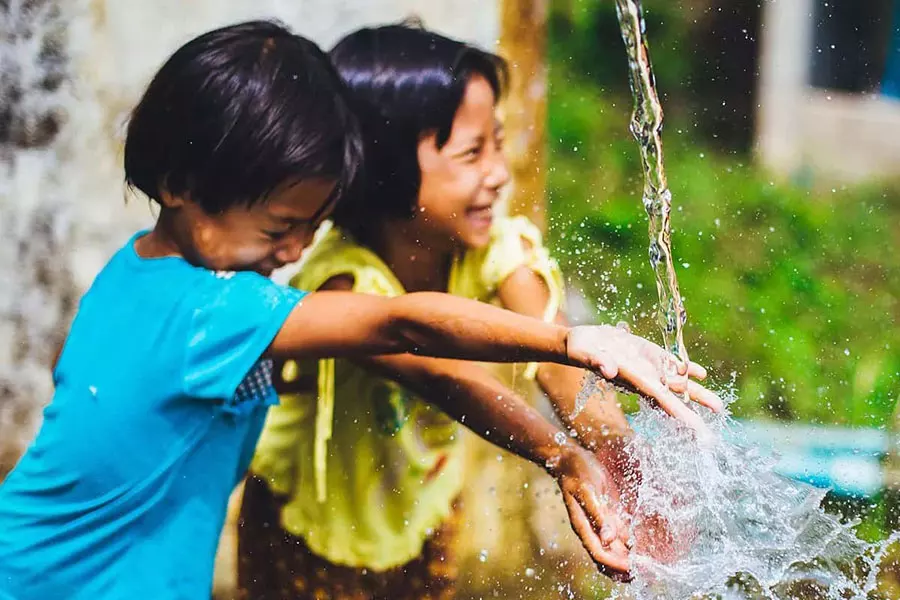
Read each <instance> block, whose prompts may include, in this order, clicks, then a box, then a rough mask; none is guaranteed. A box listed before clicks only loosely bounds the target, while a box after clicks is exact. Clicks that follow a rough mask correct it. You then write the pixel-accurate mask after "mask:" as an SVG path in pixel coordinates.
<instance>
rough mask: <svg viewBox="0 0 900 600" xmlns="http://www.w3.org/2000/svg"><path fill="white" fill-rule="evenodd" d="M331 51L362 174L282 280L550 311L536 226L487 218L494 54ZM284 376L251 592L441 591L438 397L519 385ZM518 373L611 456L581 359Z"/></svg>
mask: <svg viewBox="0 0 900 600" xmlns="http://www.w3.org/2000/svg"><path fill="white" fill-rule="evenodd" d="M331 57H332V60H333V61H334V64H335V65H336V67H337V69H338V71H339V73H340V75H341V76H342V78H343V79H344V81H345V82H346V83H347V84H348V85H349V88H350V91H351V99H352V102H353V106H354V109H355V110H357V111H358V114H359V116H360V118H361V125H362V128H363V132H364V136H365V144H366V151H367V152H366V160H367V166H366V168H367V177H366V185H365V186H364V188H365V189H364V191H363V193H362V194H360V195H359V196H358V197H357V201H356V202H350V201H348V202H347V203H345V204H344V205H343V206H342V207H340V208H339V209H338V210H337V212H336V213H335V216H334V221H335V227H334V228H333V229H331V230H330V231H328V232H327V233H326V234H325V235H324V236H323V237H322V238H321V239H320V241H319V243H317V244H316V245H315V246H314V247H313V249H312V250H311V251H310V254H309V255H308V256H307V257H306V259H305V260H304V262H303V267H302V269H301V271H300V274H299V275H297V277H296V278H295V279H294V280H293V281H292V284H293V285H295V286H296V287H299V288H302V289H321V290H328V289H332V290H334V289H337V290H353V291H356V292H364V293H368V294H374V295H380V296H389V297H394V296H399V295H402V294H405V293H407V292H416V291H425V290H429V291H446V292H449V293H451V294H454V295H458V296H463V297H467V298H471V299H477V300H480V301H483V302H491V303H496V304H500V305H502V306H504V307H506V308H509V309H512V310H514V311H516V312H519V313H522V314H526V315H530V316H534V317H539V318H543V319H544V320H547V321H561V319H562V317H561V316H560V312H559V309H560V304H561V301H562V292H563V289H562V282H561V277H560V273H559V270H558V268H557V266H556V264H555V263H554V262H553V260H552V259H551V258H550V257H549V256H548V253H547V251H546V249H545V248H544V247H543V245H542V240H541V236H540V234H539V232H538V231H537V229H536V228H535V227H534V226H533V225H532V224H531V223H530V222H529V221H528V220H527V219H525V218H522V217H519V218H512V219H499V218H497V219H495V218H494V216H493V206H494V204H495V202H496V200H497V198H498V193H499V191H500V189H501V187H502V186H503V185H504V184H505V183H506V182H507V179H508V173H507V170H506V165H505V162H504V159H503V156H502V153H501V148H500V143H501V138H502V132H501V129H500V126H499V125H498V123H497V121H496V119H495V114H494V110H495V103H496V100H497V98H498V96H499V93H500V89H501V84H502V82H503V79H504V65H503V63H502V61H501V59H499V58H498V57H496V56H494V55H492V54H488V53H485V52H482V51H480V50H477V49H475V48H472V47H470V46H467V45H465V44H462V43H460V42H457V41H454V40H451V39H448V38H445V37H442V36H439V35H437V34H434V33H431V32H428V31H425V30H421V29H412V28H408V27H404V26H387V27H380V28H376V29H362V30H360V31H357V32H355V33H353V34H350V35H349V36H347V37H346V38H344V39H343V40H342V41H341V42H339V43H338V45H337V46H336V47H335V49H334V50H333V51H332V53H331ZM282 375H283V378H284V380H285V382H286V385H287V386H289V387H291V388H292V389H293V391H294V393H290V394H284V395H282V399H281V400H282V403H281V406H279V407H277V408H275V409H273V410H272V411H271V412H270V415H269V419H268V421H267V424H266V428H265V430H264V433H263V436H262V439H261V441H260V444H259V446H258V448H257V454H256V457H255V459H254V461H253V465H252V467H251V471H252V473H253V474H254V475H255V477H253V478H251V480H250V481H249V482H248V486H247V489H246V491H245V496H244V501H243V502H244V504H243V508H242V514H241V517H242V523H243V525H242V527H241V529H240V530H239V542H238V544H239V555H240V558H239V583H240V585H241V586H242V588H243V589H244V591H245V593H246V594H247V595H248V597H252V598H261V597H266V596H265V595H266V593H269V594H272V596H271V597H279V598H318V597H328V598H392V599H400V598H443V597H449V596H450V595H452V593H453V584H454V580H455V576H454V572H453V561H452V556H451V555H450V553H449V552H448V546H449V545H450V544H449V541H448V540H452V535H450V532H449V531H448V530H449V529H451V528H452V524H453V515H454V502H455V499H456V498H457V497H458V496H459V494H460V491H461V488H462V485H463V477H462V456H461V452H460V451H461V448H460V443H459V432H458V431H457V427H456V425H455V423H454V422H453V421H452V420H451V419H450V418H449V417H448V416H447V415H446V414H445V413H443V412H441V410H439V409H437V408H435V406H434V405H435V404H436V405H439V406H440V407H442V408H443V409H445V410H447V412H448V413H450V415H451V416H453V417H456V418H458V419H459V420H461V421H463V422H465V420H466V418H467V417H469V418H470V419H471V418H473V417H475V416H476V415H474V414H472V413H471V412H470V411H471V410H472V406H471V400H472V399H481V402H490V401H491V400H492V399H498V400H500V401H501V402H505V401H509V400H511V399H513V398H515V397H516V396H515V394H514V393H513V392H511V391H510V390H509V389H508V388H507V387H506V386H504V385H503V384H501V383H500V382H499V381H497V379H495V378H494V377H493V376H492V375H491V374H490V373H488V372H487V371H486V370H484V369H483V368H482V367H479V366H477V365H472V364H463V363H450V362H447V361H443V362H442V361H437V360H433V359H420V358H418V357H411V356H390V357H388V356H377V357H370V358H365V359H360V360H356V361H349V360H338V361H332V360H323V361H319V362H318V364H316V363H315V362H313V363H301V364H299V365H298V364H296V363H291V362H289V363H287V364H286V365H285V366H284V369H283V371H282ZM524 375H525V376H526V377H528V376H531V377H533V376H536V377H537V380H538V382H539V383H540V385H541V386H542V387H543V388H544V390H545V391H546V392H547V393H548V394H549V396H550V397H551V399H552V400H553V402H554V405H555V406H556V407H557V409H558V411H559V414H560V416H562V417H563V418H564V419H566V420H567V421H568V424H569V425H571V426H572V427H574V428H575V429H576V431H577V432H578V434H579V437H580V440H581V442H582V444H584V445H585V446H587V447H588V448H590V449H591V450H594V451H595V452H597V453H598V454H600V455H603V454H604V453H607V452H611V453H612V454H615V449H612V450H610V449H609V448H608V447H607V446H608V445H607V444H605V442H606V441H607V439H605V437H604V434H605V433H608V432H610V431H611V432H613V434H622V433H623V432H624V431H625V430H626V428H627V426H626V424H625V421H624V418H623V415H622V413H621V411H620V410H619V409H618V408H617V407H616V406H615V405H614V404H611V403H605V404H603V405H600V406H592V407H591V408H590V409H589V410H586V411H584V413H583V414H582V415H581V416H580V417H578V418H575V419H573V418H572V413H573V409H574V399H575V396H576V394H577V393H578V390H579V389H580V387H581V380H582V377H583V371H581V370H579V369H574V368H570V367H555V366H553V365H551V364H540V365H538V364H536V363H535V364H533V365H529V366H528V367H527V368H525V369H524ZM701 399H703V400H706V401H707V402H714V401H715V400H714V399H713V400H711V399H710V397H708V396H702V398H701ZM429 402H430V403H431V404H429ZM470 422H471V421H470ZM477 433H479V434H481V433H485V432H481V431H478V432H477ZM486 433H487V434H488V436H490V432H486ZM610 439H611V440H612V439H615V438H614V437H613V438H610ZM502 441H504V440H501V442H502Z"/></svg>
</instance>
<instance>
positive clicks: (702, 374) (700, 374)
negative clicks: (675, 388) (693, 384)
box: [687, 362, 706, 381]
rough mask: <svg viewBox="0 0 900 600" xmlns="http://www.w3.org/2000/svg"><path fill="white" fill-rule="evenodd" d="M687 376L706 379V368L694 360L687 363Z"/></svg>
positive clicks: (701, 379)
mask: <svg viewBox="0 0 900 600" xmlns="http://www.w3.org/2000/svg"><path fill="white" fill-rule="evenodd" d="M687 374H688V377H693V378H694V379H699V380H700V381H703V380H704V379H706V369H704V368H703V366H702V365H698V364H697V363H695V362H689V363H688V372H687Z"/></svg>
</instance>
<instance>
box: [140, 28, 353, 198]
mask: <svg viewBox="0 0 900 600" xmlns="http://www.w3.org/2000/svg"><path fill="white" fill-rule="evenodd" d="M361 165H362V143H361V140H360V134H359V128H358V125H357V123H356V119H355V117H354V115H353V114H352V112H351V110H350V108H349V107H348V105H347V102H346V98H345V89H344V86H343V83H342V82H341V80H340V77H339V76H338V75H337V72H336V71H335V70H334V67H333V66H332V65H331V62H330V61H329V60H328V57H327V55H326V54H325V53H324V52H323V51H322V50H321V49H320V48H319V47H318V46H317V45H316V44H315V43H313V42H311V41H310V40H307V39H305V38H303V37H301V36H298V35H295V34H293V33H292V32H291V31H289V30H288V29H287V28H285V27H284V26H282V25H281V24H279V23H277V22H272V21H250V22H246V23H239V24H235V25H231V26H228V27H223V28H221V29H216V30H214V31H210V32H208V33H204V34H202V35H200V36H198V37H196V38H194V39H192V40H191V41H189V42H187V43H186V44H185V45H183V46H182V47H181V48H179V49H178V50H177V51H176V52H175V54H173V55H172V56H171V57H170V58H169V59H168V60H167V61H166V63H165V64H164V65H163V66H162V67H161V68H160V70H159V72H157V73H156V75H155V76H154V77H153V80H152V81H151V82H150V85H149V86H148V87H147V90H146V92H144V96H143V97H142V98H141V100H140V102H139V103H138V105H137V106H136V107H135V109H134V111H133V113H132V115H131V120H130V122H129V124H128V133H127V137H126V140H125V181H126V183H127V184H128V185H129V186H131V187H133V188H137V189H139V190H140V191H142V192H143V193H144V194H146V195H147V196H149V197H150V198H152V199H154V200H156V201H160V194H161V191H162V190H163V189H165V190H166V191H167V192H169V193H171V194H173V195H184V194H187V195H188V196H189V197H190V198H191V200H192V201H194V202H196V203H198V204H199V205H200V206H201V207H202V208H203V210H204V211H206V212H208V213H218V212H221V211H223V210H225V209H227V208H229V207H231V206H234V205H244V206H249V205H252V204H254V203H256V202H258V201H261V200H264V199H265V198H266V197H267V196H268V195H269V194H270V193H271V192H272V191H273V190H274V189H275V188H276V187H278V186H279V185H281V184H284V183H285V182H289V181H294V180H296V181H299V180H301V179H304V178H310V177H321V178H324V179H329V180H334V181H336V183H337V185H336V186H335V192H334V193H333V195H336V196H337V197H338V198H339V197H340V196H341V195H343V194H344V193H345V192H346V190H347V189H348V188H349V187H350V186H351V184H352V182H353V180H354V178H355V176H356V174H357V172H358V171H359V170H360V168H361Z"/></svg>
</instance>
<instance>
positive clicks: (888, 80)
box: [881, 0, 900, 98]
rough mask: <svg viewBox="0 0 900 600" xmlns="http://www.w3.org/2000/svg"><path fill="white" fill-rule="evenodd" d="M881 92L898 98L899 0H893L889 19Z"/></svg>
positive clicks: (899, 95) (899, 82)
mask: <svg viewBox="0 0 900 600" xmlns="http://www.w3.org/2000/svg"><path fill="white" fill-rule="evenodd" d="M881 93H882V94H883V95H885V96H890V97H891V98H900V0H894V16H893V18H892V19H891V37H890V41H889V42H888V55H887V61H886V62H885V69H884V77H883V79H882V81H881Z"/></svg>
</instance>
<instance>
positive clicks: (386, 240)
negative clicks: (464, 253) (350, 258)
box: [368, 221, 455, 292]
mask: <svg viewBox="0 0 900 600" xmlns="http://www.w3.org/2000/svg"><path fill="white" fill-rule="evenodd" d="M375 229H376V233H375V235H374V236H373V237H372V240H371V243H370V244H368V245H369V247H370V248H371V249H372V251H373V252H375V254H377V255H378V256H379V257H380V258H381V259H382V260H383V261H384V262H385V264H387V266H388V267H389V268H390V269H391V271H392V272H393V273H394V275H395V276H396V277H397V279H398V280H399V281H400V283H401V284H403V288H404V289H405V290H406V291H407V292H445V291H447V283H448V281H449V279H450V265H451V262H452V260H453V254H454V252H455V249H454V248H453V247H452V245H447V247H438V246H436V245H434V244H431V243H430V242H428V241H426V240H424V239H422V236H419V235H418V234H417V233H416V231H415V228H414V227H412V226H411V224H410V223H409V222H408V221H399V222H398V221H388V222H385V223H383V224H381V225H380V226H378V227H376V228H375Z"/></svg>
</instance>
